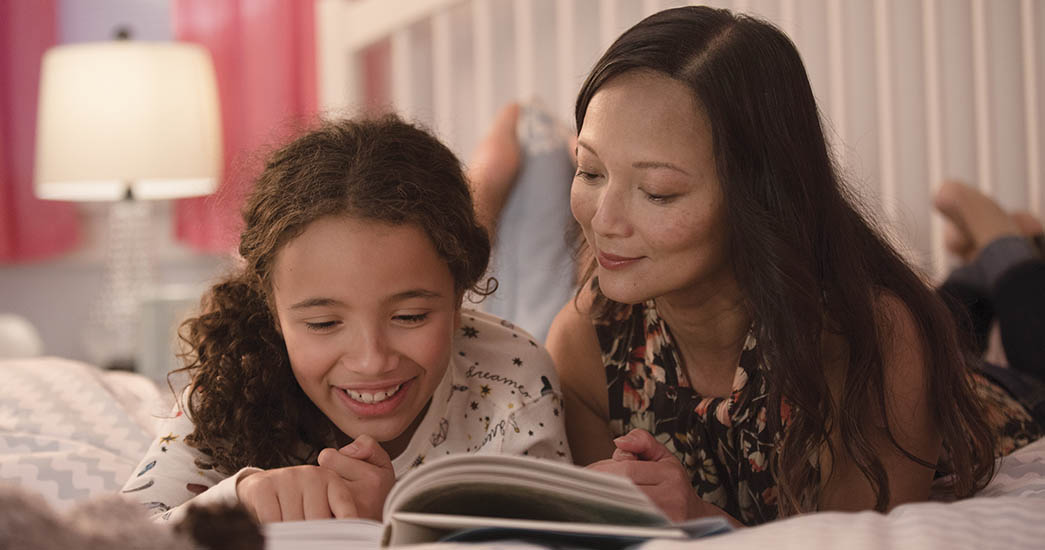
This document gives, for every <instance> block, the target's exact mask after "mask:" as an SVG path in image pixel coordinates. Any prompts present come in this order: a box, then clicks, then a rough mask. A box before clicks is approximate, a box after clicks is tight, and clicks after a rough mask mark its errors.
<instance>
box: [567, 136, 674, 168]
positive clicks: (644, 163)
mask: <svg viewBox="0 0 1045 550" xmlns="http://www.w3.org/2000/svg"><path fill="white" fill-rule="evenodd" d="M577 148H578V149H580V148H584V149H585V150H587V151H588V152H590V153H591V154H593V155H595V156H596V157H598V156H599V154H598V153H596V152H595V149H592V147H591V145H588V144H587V143H585V142H584V141H583V140H580V139H578V140H577ZM631 167H632V168H637V169H640V170H656V169H661V168H666V169H668V170H674V171H676V172H679V173H680V174H684V175H686V176H692V174H690V173H689V172H687V171H686V170H684V169H683V168H682V167H680V166H679V165H677V164H673V163H670V162H666V161H659V160H640V161H636V162H633V163H632V164H631Z"/></svg>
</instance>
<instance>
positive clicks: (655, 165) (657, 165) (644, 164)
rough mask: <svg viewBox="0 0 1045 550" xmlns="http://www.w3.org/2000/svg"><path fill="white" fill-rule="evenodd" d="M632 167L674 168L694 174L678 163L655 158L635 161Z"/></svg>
mask: <svg viewBox="0 0 1045 550" xmlns="http://www.w3.org/2000/svg"><path fill="white" fill-rule="evenodd" d="M631 167H632V168H638V169H645V170H654V169H660V168H666V169H668V170H674V171H676V172H679V173H682V174H685V175H687V176H690V175H692V174H690V173H689V172H687V171H685V170H683V169H682V168H681V167H679V166H678V165H676V164H672V163H670V162H661V161H655V160H642V161H637V162H633V163H632V164H631Z"/></svg>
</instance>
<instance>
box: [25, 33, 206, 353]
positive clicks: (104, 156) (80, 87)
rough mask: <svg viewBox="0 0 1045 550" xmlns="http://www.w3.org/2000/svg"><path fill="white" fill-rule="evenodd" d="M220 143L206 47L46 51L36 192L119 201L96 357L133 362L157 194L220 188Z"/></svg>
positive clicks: (91, 337)
mask: <svg viewBox="0 0 1045 550" xmlns="http://www.w3.org/2000/svg"><path fill="white" fill-rule="evenodd" d="M221 148H222V145H221V121H220V111H219V106H218V92H217V85H216V82H215V77H214V69H213V65H212V63H211V59H210V55H209V53H208V52H207V51H206V50H205V49H204V48H202V47H201V46H198V45H194V44H187V43H173V42H146V41H132V40H115V41H110V42H93V43H82V44H71V45H62V46H57V47H54V48H51V49H50V50H48V51H47V52H46V53H45V54H44V58H43V65H42V67H41V71H40V97H39V103H38V112H37V126H36V159H35V172H34V191H35V193H36V196H37V197H39V198H42V199H55V200H71V201H111V205H110V210H109V242H108V249H107V253H106V268H105V274H104V287H103V289H102V290H101V291H100V292H99V294H98V295H97V305H96V307H94V308H92V311H91V314H90V320H89V323H88V325H89V326H88V327H87V328H86V330H85V333H86V334H85V337H86V338H85V345H86V346H87V352H88V355H89V356H90V358H91V360H92V361H95V362H96V364H99V365H102V366H108V367H127V366H130V365H133V357H134V354H135V351H136V349H137V348H136V343H135V342H136V339H137V338H138V335H137V333H136V332H137V323H138V315H139V307H140V302H141V299H142V297H143V296H144V294H145V293H147V292H149V290H150V286H151V279H152V264H153V253H154V246H153V244H152V243H150V242H149V235H150V234H151V231H150V224H151V223H153V222H152V220H151V216H150V210H151V208H150V205H149V202H148V201H149V200H155V199H174V198H181V197H192V196H199V195H206V194H209V193H212V192H214V190H215V189H216V188H217V184H218V178H219V176H220V173H221V164H222V160H221Z"/></svg>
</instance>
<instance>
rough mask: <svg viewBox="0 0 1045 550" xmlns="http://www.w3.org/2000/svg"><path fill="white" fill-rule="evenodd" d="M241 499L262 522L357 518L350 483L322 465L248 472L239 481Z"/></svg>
mask: <svg viewBox="0 0 1045 550" xmlns="http://www.w3.org/2000/svg"><path fill="white" fill-rule="evenodd" d="M236 494H237V495H238V496H239V501H240V502H242V503H243V505H244V506H246V507H247V510H248V511H249V512H250V513H251V514H253V515H254V517H255V518H257V520H258V521H259V522H261V523H270V522H276V521H301V520H307V519H325V518H331V517H334V518H351V517H356V516H357V513H356V504H355V501H354V499H353V497H352V487H351V485H350V484H349V483H348V482H347V481H346V480H344V479H342V477H341V476H340V475H338V474H337V472H334V471H333V470H330V469H327V468H322V467H319V466H292V467H288V468H277V469H274V470H266V471H264V472H258V473H255V474H251V475H248V476H246V477H243V478H241V479H240V480H239V482H238V483H237V484H236Z"/></svg>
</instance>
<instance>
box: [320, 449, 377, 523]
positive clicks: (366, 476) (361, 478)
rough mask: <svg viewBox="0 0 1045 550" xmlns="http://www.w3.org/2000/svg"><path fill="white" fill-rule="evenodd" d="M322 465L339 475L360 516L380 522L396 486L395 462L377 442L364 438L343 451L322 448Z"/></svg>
mask: <svg viewBox="0 0 1045 550" xmlns="http://www.w3.org/2000/svg"><path fill="white" fill-rule="evenodd" d="M319 465H320V466H321V467H323V468H326V469H328V470H330V471H332V472H335V473H337V474H338V475H339V476H340V477H341V478H342V479H343V480H344V481H345V482H346V484H347V485H348V487H349V489H350V490H351V493H352V496H353V497H354V499H355V507H356V511H357V512H358V517H361V518H369V519H375V520H377V521H381V512H382V510H383V508H384V506H385V498H386V497H387V496H388V492H389V491H390V490H392V485H394V484H395V481H396V477H395V470H394V469H392V459H390V458H389V457H388V453H386V452H385V450H384V449H382V448H381V445H380V444H378V442H377V440H375V439H374V438H373V437H370V436H369V435H361V436H359V437H358V438H356V440H355V441H353V442H352V443H350V444H348V445H345V446H344V447H342V448H341V449H340V450H335V449H323V451H322V452H321V453H319Z"/></svg>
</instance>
